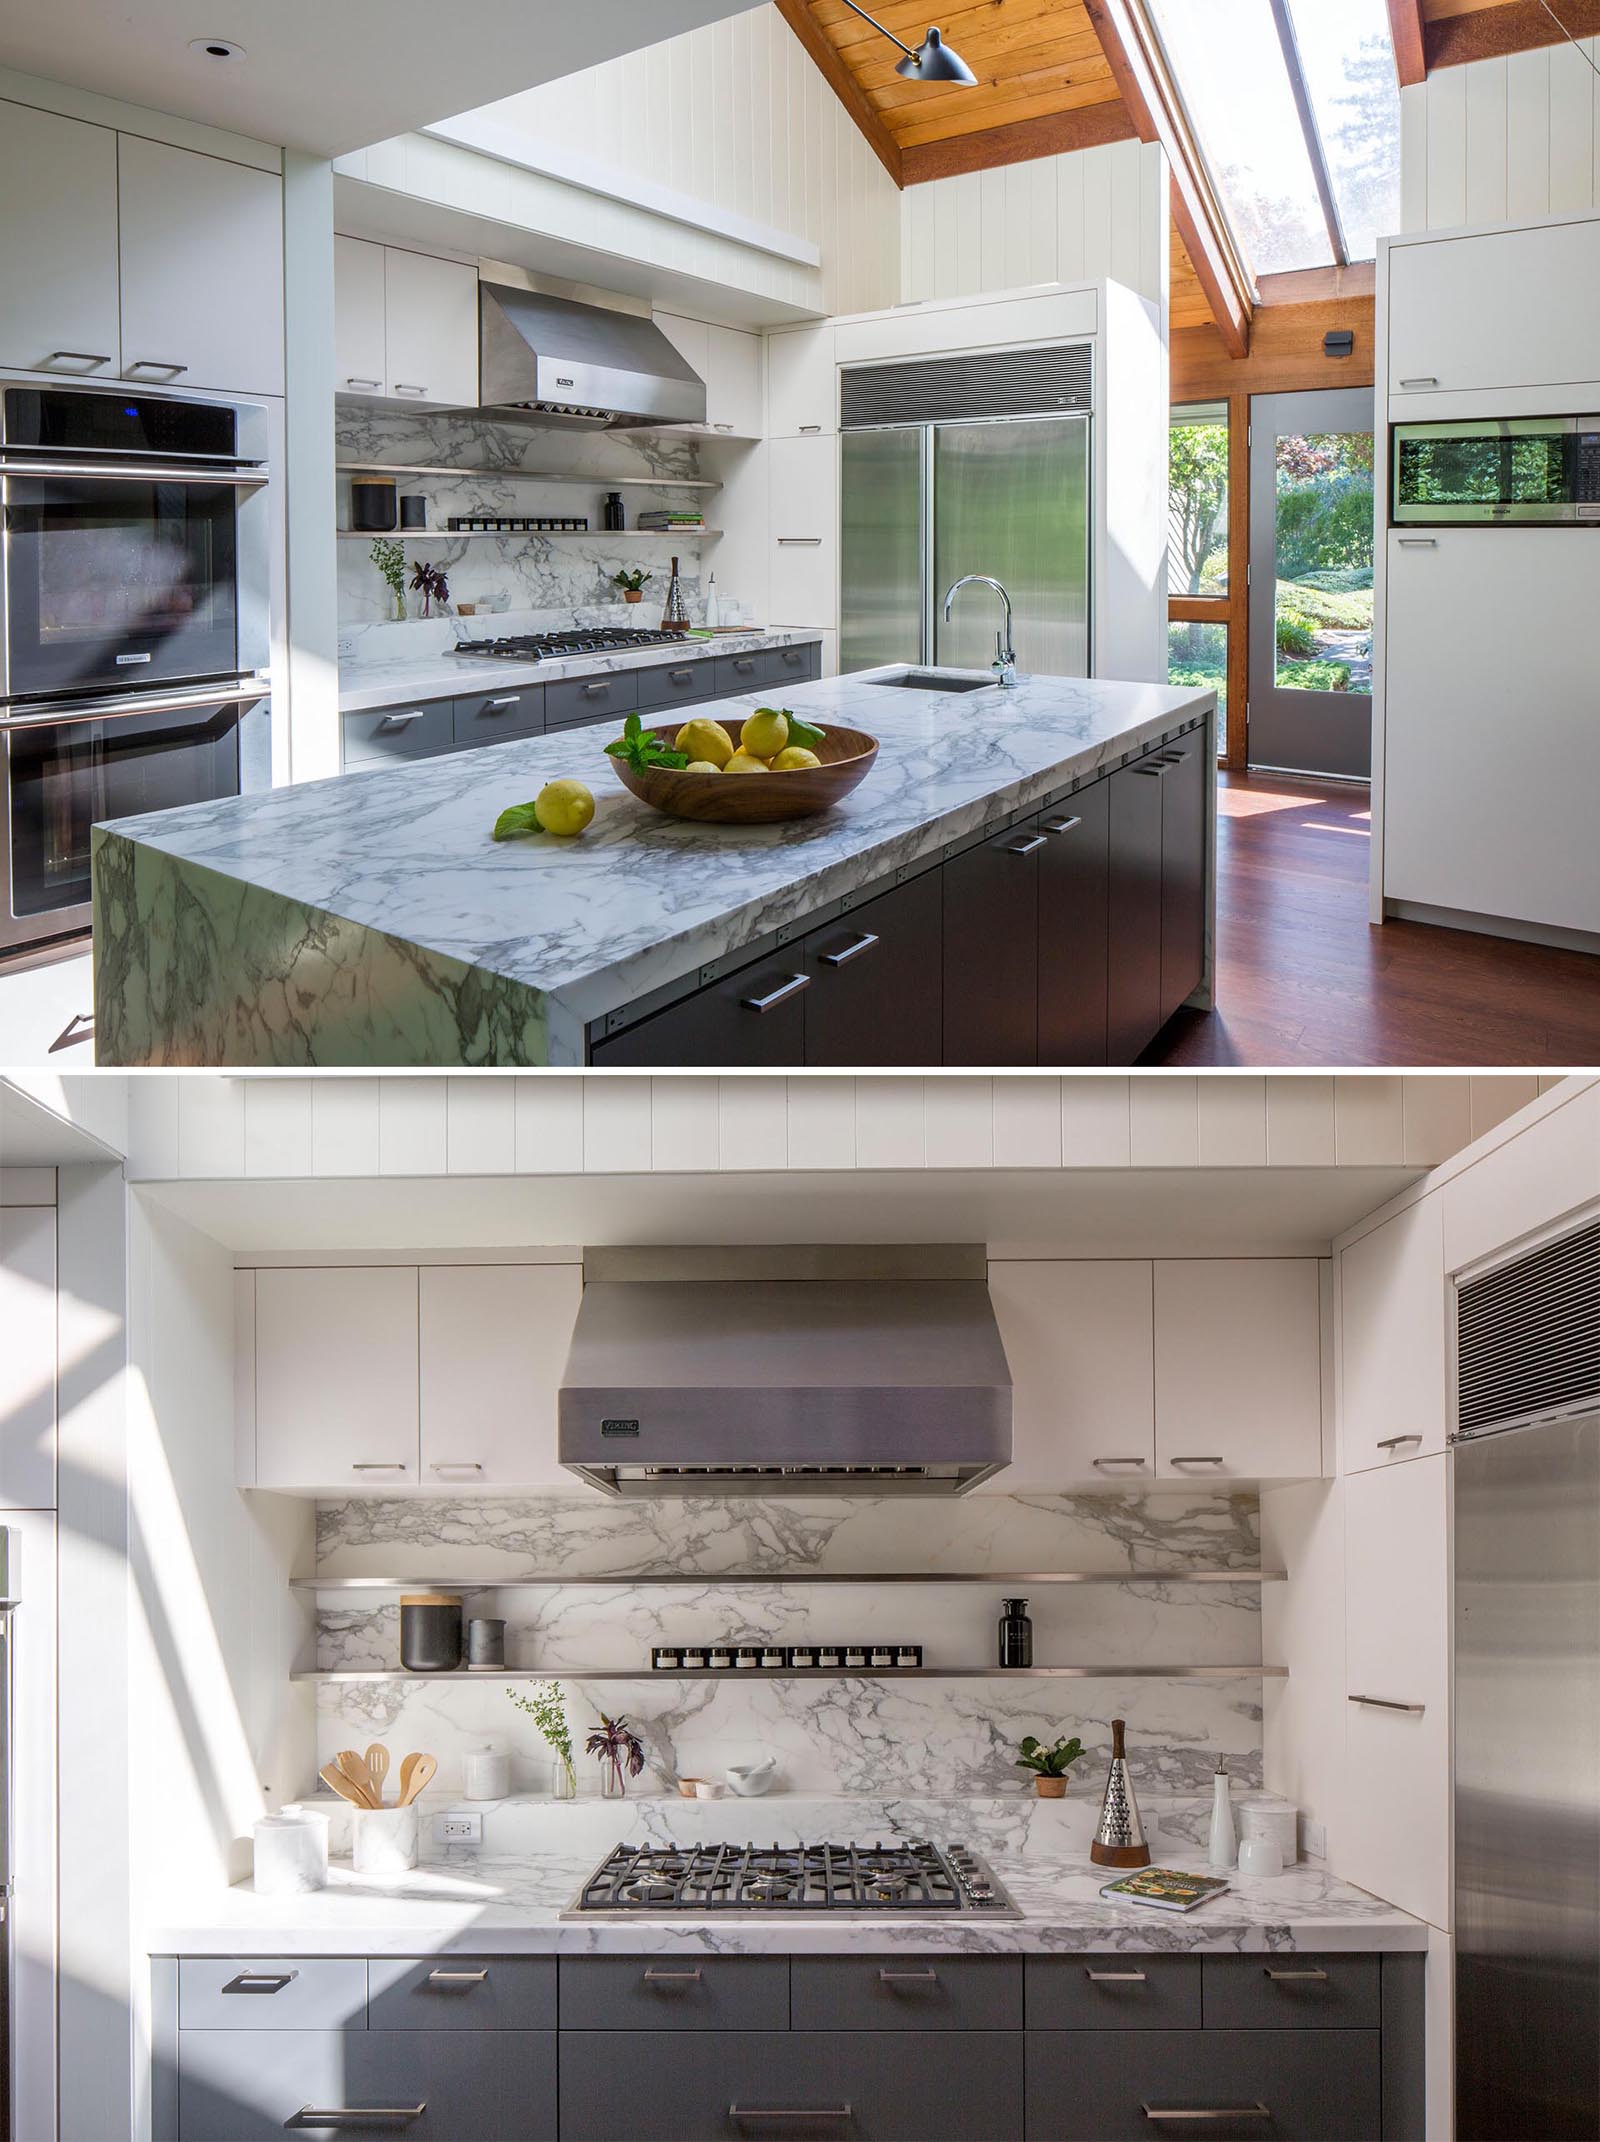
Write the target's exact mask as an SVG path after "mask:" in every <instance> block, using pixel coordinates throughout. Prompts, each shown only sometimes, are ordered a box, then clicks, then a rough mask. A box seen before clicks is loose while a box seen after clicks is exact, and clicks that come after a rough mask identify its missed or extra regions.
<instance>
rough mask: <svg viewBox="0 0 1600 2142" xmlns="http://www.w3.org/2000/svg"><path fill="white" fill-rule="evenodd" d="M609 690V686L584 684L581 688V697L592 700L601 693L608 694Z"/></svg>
mask: <svg viewBox="0 0 1600 2142" xmlns="http://www.w3.org/2000/svg"><path fill="white" fill-rule="evenodd" d="M610 689H611V687H610V685H609V684H586V685H585V686H584V688H583V696H584V698H585V699H594V698H596V697H598V695H599V694H600V693H601V692H609V691H610Z"/></svg>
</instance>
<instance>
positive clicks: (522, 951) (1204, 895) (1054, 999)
mask: <svg viewBox="0 0 1600 2142" xmlns="http://www.w3.org/2000/svg"><path fill="white" fill-rule="evenodd" d="M942 674H943V675H944V676H945V677H946V678H947V679H955V678H957V677H958V675H959V673H956V672H944V673H942ZM903 675H904V671H903V670H900V669H890V670H883V671H873V672H864V673H858V674H856V675H853V676H849V677H838V678H831V679H827V680H824V681H821V682H817V683H811V684H805V685H801V686H798V687H796V688H794V689H793V690H790V691H786V692H783V693H782V694H780V695H777V696H779V697H780V700H781V703H783V704H788V705H792V706H793V707H794V708H795V709H796V710H797V711H799V712H801V713H803V714H804V715H805V717H806V718H807V719H808V720H811V721H813V722H820V723H822V724H823V725H824V726H826V725H827V724H828V723H830V722H841V723H844V724H847V725H849V726H851V727H856V728H864V729H866V730H868V731H869V732H870V733H871V734H873V735H875V736H876V737H878V739H879V740H880V750H879V753H878V759H877V763H876V765H875V766H874V768H873V770H872V772H871V774H870V775H869V777H868V778H867V780H866V781H865V782H863V784H862V785H861V787H860V788H858V789H857V790H856V791H855V792H854V793H853V794H852V795H851V796H850V797H848V798H847V799H846V800H845V801H844V802H843V803H842V804H841V805H839V806H838V807H837V808H835V809H834V810H832V811H829V812H827V813H825V814H824V815H823V816H821V817H817V818H811V819H801V820H796V821H793V822H791V823H789V824H784V825H773V826H760V827H713V826H704V825H691V824H686V823H683V822H680V821H676V820H672V819H668V818H664V817H661V816H659V815H657V814H655V813H653V812H652V811H650V810H649V809H648V808H647V807H646V806H645V805H644V804H642V803H640V802H638V801H637V800H636V799H635V798H633V797H632V796H630V795H629V794H628V793H627V792H626V790H624V789H623V787H622V786H621V784H620V782H618V781H617V780H616V778H615V776H614V774H613V772H612V770H611V762H610V761H609V760H608V759H607V758H606V757H605V755H604V752H603V749H602V744H603V742H604V741H605V740H606V739H607V738H609V736H610V734H611V730H610V728H609V726H607V727H606V728H604V729H602V730H600V731H598V732H597V731H596V730H594V729H584V730H580V731H567V732H565V733H561V734H549V735H543V736H536V737H529V738H526V739H523V740H521V741H517V742H513V743H507V744H501V745H497V746H494V747H491V748H488V749H483V750H475V751H469V752H457V753H454V754H452V755H448V756H445V757H441V758H437V759H428V760H422V761H415V762H412V763H407V764H405V765H390V766H385V767H383V768H381V769H378V770H374V771H361V772H357V773H354V774H349V775H346V776H344V777H342V778H340V779H337V780H330V781H321V782H313V783H308V784H306V785H304V786H301V787H297V788H288V789H280V790H275V791H272V792H271V793H269V794H266V795H257V796H249V797H241V798H236V799H229V800H227V801H225V802H221V803H212V804H202V805H197V806H194V807H191V808H188V809H184V810H177V811H171V812H165V813H161V814H156V815H151V816H147V817H142V818H131V819H124V820H121V821H119V822H117V823H115V824H113V825H110V826H101V827H97V828H96V830H95V835H94V888H95V1002H96V1033H97V1059H98V1061H99V1062H100V1063H102V1064H220V1065H230V1066H231V1065H237V1066H245V1065H285V1066H302V1067H303V1066H311V1065H327V1064H345V1065H373V1066H382V1065H428V1066H437V1067H445V1068H449V1067H452V1066H457V1065H542V1064H552V1065H565V1066H576V1065H580V1064H583V1063H585V1062H589V1063H594V1064H596V1065H603V1064H607V1063H611V1064H630V1065H631V1064H637V1063H659V1064H661V1065H663V1066H667V1067H671V1066H674V1065H677V1064H718V1063H727V1064H730V1065H738V1064H741V1063H751V1064H760V1065H782V1064H789V1063H802V1064H812V1063H820V1064H828V1063H848V1064H861V1065H871V1064H876V1063H900V1064H937V1063H940V1062H943V1063H971V1062H995V1063H999V1062H1018V1063H1045V1064H1053V1063H1069V1062H1101V1063H1104V1062H1111V1063H1125V1062H1130V1061H1132V1060H1133V1057H1134V1056H1136V1055H1137V1054H1138V1053H1139V1051H1140V1050H1141V1049H1143V1048H1144V1047H1145V1046H1146V1044H1147V1043H1148V1042H1149V1041H1150V1040H1151V1039H1153V1037H1154V1035H1155V1033H1156V1032H1157V1031H1158V1030H1159V1028H1160V1026H1161V1025H1162V1024H1163V1023H1164V1022H1165V1020H1166V1019H1167V1018H1168V1017H1170V1016H1171V1014H1172V1012H1173V1011H1174V1010H1176V1009H1177V1007H1178V1005H1180V1004H1182V1003H1185V1002H1188V1003H1193V1004H1196V1005H1198V1006H1202V1007H1206V1006H1209V1004H1210V985H1211V942H1212V929H1211V917H1212V914H1213V909H1214V875H1215V796H1214V776H1213V768H1214V766H1215V762H1216V760H1215V721H1216V703H1215V698H1214V695H1213V694H1211V693H1209V692H1197V691H1193V690H1186V689H1173V688H1168V687H1165V686H1157V685H1150V684H1123V683H1112V682H1104V681H1100V680H1084V679H1076V678H1062V677H1025V678H1023V679H1022V680H1021V681H1020V683H1019V684H1018V685H1017V687H1016V688H1015V689H1014V690H1010V691H1001V690H999V689H998V688H996V687H995V686H994V685H993V684H992V683H991V682H990V681H989V680H988V679H987V678H981V679H979V680H978V681H979V682H980V684H981V685H982V686H983V688H982V689H979V690H976V691H972V692H967V693H958V692H952V691H950V690H948V689H946V690H940V689H938V688H932V689H928V688H907V687H906V686H905V685H904V684H902V683H901V682H900V681H899V680H900V679H901V677H902V676H903ZM761 703H762V695H761V694H760V693H754V694H749V695H744V696H740V697H736V698H730V699H722V700H718V701H714V702H711V703H709V704H707V705H703V706H701V707H699V708H697V709H696V712H697V713H699V714H704V715H708V716H712V717H714V718H717V719H720V720H721V721H723V723H724V724H725V725H726V726H728V727H729V728H730V729H732V730H735V731H736V730H737V728H738V726H739V724H740V723H741V722H742V721H743V719H744V718H745V716H746V715H747V714H748V713H750V712H751V711H752V710H753V709H754V708H755V707H756V706H757V705H759V704H761ZM560 775H576V776H577V777H579V778H581V779H583V780H585V781H587V782H588V784H589V786H590V787H591V788H592V789H593V791H594V794H595V798H596V805H597V809H596V814H595V820H594V823H593V824H592V825H591V826H590V828H589V830H588V831H587V832H586V833H585V834H584V835H583V836H582V837H581V838H580V839H578V840H576V841H570V842H559V841H556V840H552V839H549V838H537V839H533V840H523V841H514V842H507V843H503V844H496V843H495V842H494V841H493V840H492V839H491V838H490V830H491V828H492V826H493V824H494V821H495V818H496V816H497V815H498V813H499V812H500V811H501V810H502V809H503V808H505V806H507V805H508V804H511V803H518V802H522V801H525V800H527V799H529V798H531V797H532V796H533V795H535V794H536V793H537V791H538V790H539V788H540V787H541V786H542V785H543V784H544V783H545V782H546V781H548V780H551V779H554V778H556V777H557V776H560ZM770 778H778V777H776V776H773V777H770ZM1074 835H1078V836H1079V838H1078V839H1076V840H1075V839H1074V838H1073V836H1074ZM1052 866H1053V867H1052ZM830 932H831V933H832V934H831V936H830V935H829V934H828V933H830ZM834 938H838V939H839V942H838V943H835V942H833V939H834ZM866 940H870V943H868V942H865V941H866ZM869 951H871V952H876V953H877V954H878V957H877V958H875V959H873V958H867V957H864V956H861V955H863V954H865V953H867V952H869ZM841 953H844V954H845V955H846V956H845V957H842V958H841V957H840V954H841ZM769 970H770V971H769ZM814 975H815V977H816V978H817V979H818V982H819V986H818V987H817V989H816V992H815V1001H814V1002H813V1003H811V1004H810V1005H807V1004H806V1002H805V998H806V996H807V995H808V994H809V993H810V990H811V984H812V981H813V977H814ZM823 978H826V982H827V987H826V989H824V987H822V986H821V982H822V980H823ZM774 999H775V1001H772V1000H774ZM773 1014H776V1016H774V1015H773Z"/></svg>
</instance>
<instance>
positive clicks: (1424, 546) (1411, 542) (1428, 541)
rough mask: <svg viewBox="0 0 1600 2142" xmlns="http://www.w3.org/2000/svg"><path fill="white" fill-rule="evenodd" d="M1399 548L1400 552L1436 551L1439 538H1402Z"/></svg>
mask: <svg viewBox="0 0 1600 2142" xmlns="http://www.w3.org/2000/svg"><path fill="white" fill-rule="evenodd" d="M1400 548H1401V549H1402V550H1437V549H1438V548H1439V538H1438V537H1437V536H1402V537H1401V538H1400Z"/></svg>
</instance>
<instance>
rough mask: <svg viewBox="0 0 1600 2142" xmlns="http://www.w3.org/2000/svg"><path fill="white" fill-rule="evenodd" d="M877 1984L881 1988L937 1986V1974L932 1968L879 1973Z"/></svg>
mask: <svg viewBox="0 0 1600 2142" xmlns="http://www.w3.org/2000/svg"><path fill="white" fill-rule="evenodd" d="M878 1983H879V1984H880V1985H883V1986H937V1985H938V1983H939V1974H938V1972H937V1971H935V1970H933V1969H932V1968H930V1969H928V1970H926V1971H880V1972H879V1973H878Z"/></svg>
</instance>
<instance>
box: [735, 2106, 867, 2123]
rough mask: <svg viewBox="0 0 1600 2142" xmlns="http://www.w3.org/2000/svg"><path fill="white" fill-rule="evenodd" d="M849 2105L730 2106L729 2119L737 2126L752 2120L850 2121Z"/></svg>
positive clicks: (851, 2113) (850, 2111) (851, 2115)
mask: <svg viewBox="0 0 1600 2142" xmlns="http://www.w3.org/2000/svg"><path fill="white" fill-rule="evenodd" d="M854 2117H855V2114H854V2113H853V2112H852V2110H851V2108H850V2107H849V2106H848V2105H730V2106H729V2107H728V2118H729V2119H730V2120H732V2121H733V2122H734V2123H735V2125H736V2126H743V2125H744V2124H745V2123H746V2122H748V2121H750V2120H850V2119H854Z"/></svg>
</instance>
